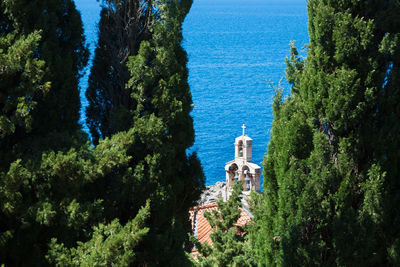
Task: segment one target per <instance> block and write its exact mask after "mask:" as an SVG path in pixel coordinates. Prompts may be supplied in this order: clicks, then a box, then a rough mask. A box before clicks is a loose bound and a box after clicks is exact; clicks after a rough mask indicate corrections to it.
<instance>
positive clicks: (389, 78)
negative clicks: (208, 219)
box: [252, 0, 400, 266]
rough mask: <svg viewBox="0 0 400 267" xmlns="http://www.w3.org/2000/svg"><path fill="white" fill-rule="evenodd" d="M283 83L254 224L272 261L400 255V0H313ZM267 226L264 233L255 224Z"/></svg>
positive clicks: (264, 258) (358, 260)
mask: <svg viewBox="0 0 400 267" xmlns="http://www.w3.org/2000/svg"><path fill="white" fill-rule="evenodd" d="M308 14H309V35H310V45H309V47H308V55H307V58H306V60H305V61H302V60H301V59H300V58H298V56H297V51H296V49H295V48H294V47H292V53H291V55H292V56H291V58H290V59H289V60H288V61H287V63H288V69H287V78H288V81H289V82H290V83H291V84H292V94H291V95H290V96H288V97H286V98H285V99H283V98H282V93H281V92H278V94H277V96H276V99H275V102H274V122H273V129H272V134H271V141H270V143H269V146H268V154H267V156H266V157H265V159H264V163H263V166H264V177H265V178H264V191H265V192H264V200H263V204H262V205H260V206H259V207H258V208H257V210H256V212H255V214H256V217H255V226H254V229H253V231H254V232H253V233H252V237H253V238H252V240H253V246H254V248H255V249H256V251H257V260H258V261H259V262H260V263H261V264H266V265H296V266H297V265H301V266H326V265H353V266H355V265H357V266H371V265H374V266H385V265H396V264H399V258H400V255H399V251H400V250H399V244H400V243H399V240H400V239H399V238H400V228H399V224H398V221H399V219H400V209H399V208H398V207H399V204H400V194H399V192H400V191H399V189H400V183H399V180H398V177H399V167H400V162H399V161H400V152H399V150H398V147H399V142H400V138H399V136H400V135H399V133H400V116H399V115H400V113H399V111H400V110H399V103H400V94H399V92H400V91H399V84H400V83H399V63H400V53H399V51H400V50H399V48H400V42H399V29H400V28H399V25H400V24H399V23H400V20H399V16H398V14H400V6H399V4H398V1H392V0H385V1H377V0H369V1H359V0H346V1H326V0H310V1H308ZM257 231H258V232H261V234H256V233H257Z"/></svg>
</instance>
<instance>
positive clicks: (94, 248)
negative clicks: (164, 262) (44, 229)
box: [47, 202, 150, 266]
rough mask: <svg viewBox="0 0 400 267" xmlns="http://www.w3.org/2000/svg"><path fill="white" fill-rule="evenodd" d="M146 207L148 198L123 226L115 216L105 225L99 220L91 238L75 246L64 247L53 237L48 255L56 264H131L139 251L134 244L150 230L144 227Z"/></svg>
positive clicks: (147, 208) (147, 211) (147, 207)
mask: <svg viewBox="0 0 400 267" xmlns="http://www.w3.org/2000/svg"><path fill="white" fill-rule="evenodd" d="M149 207H150V206H149V202H147V204H146V206H145V207H143V208H142V209H140V210H139V213H138V214H137V215H136V217H135V218H134V219H133V220H131V221H129V222H128V223H127V224H126V225H125V226H121V224H120V223H119V221H118V219H115V220H114V221H112V222H111V223H110V224H108V225H103V224H100V225H99V226H98V227H95V228H94V231H93V237H92V239H91V240H90V241H88V242H85V243H82V242H79V243H78V247H77V248H72V249H67V248H65V247H64V245H59V244H57V243H55V242H56V240H54V239H53V240H52V243H51V245H50V247H51V250H50V253H49V255H48V256H47V258H48V259H49V260H50V262H51V263H52V264H54V265H58V266H113V265H115V266H131V265H132V264H133V263H134V262H135V259H136V256H137V253H138V252H137V251H135V249H136V247H137V245H138V244H139V243H140V242H141V240H142V239H143V237H144V236H145V235H146V234H147V232H148V231H149V229H148V228H146V227H145V222H146V219H147V218H148V216H149ZM139 253H140V252H139Z"/></svg>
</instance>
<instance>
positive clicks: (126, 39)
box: [86, 0, 156, 144]
mask: <svg viewBox="0 0 400 267" xmlns="http://www.w3.org/2000/svg"><path fill="white" fill-rule="evenodd" d="M103 2H104V6H103V8H102V11H101V14H100V22H99V39H98V43H97V47H96V50H95V57H94V60H93V66H92V69H91V72H90V76H89V87H88V89H87V91H86V97H87V99H88V102H89V106H88V107H87V108H86V116H87V123H88V127H89V130H90V133H91V135H92V138H93V143H95V144H97V143H98V141H99V139H100V138H101V139H104V138H105V137H110V136H111V135H112V134H113V133H116V132H119V131H126V130H129V128H130V127H131V126H132V113H131V111H132V110H134V109H135V105H136V102H135V101H134V99H132V98H131V97H130V94H131V90H129V89H127V88H126V83H127V82H128V80H129V76H130V75H129V70H128V67H127V62H128V59H129V57H130V56H134V55H136V54H137V52H138V50H139V46H140V43H141V42H142V41H143V40H148V39H149V38H150V37H151V33H150V27H151V22H152V17H153V16H155V15H156V13H155V10H154V9H153V1H152V0H142V1H137V0H127V1H125V0H124V1H121V0H107V1H103Z"/></svg>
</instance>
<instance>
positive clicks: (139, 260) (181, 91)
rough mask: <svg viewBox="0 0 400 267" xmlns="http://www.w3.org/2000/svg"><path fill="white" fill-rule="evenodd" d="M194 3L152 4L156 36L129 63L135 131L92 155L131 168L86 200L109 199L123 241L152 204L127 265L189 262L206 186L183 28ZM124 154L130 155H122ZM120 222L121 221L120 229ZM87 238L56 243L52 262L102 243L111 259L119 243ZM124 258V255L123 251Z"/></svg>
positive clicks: (107, 211)
mask: <svg viewBox="0 0 400 267" xmlns="http://www.w3.org/2000/svg"><path fill="white" fill-rule="evenodd" d="M190 5H191V2H186V1H165V2H164V1H158V2H157V5H154V6H153V8H154V9H155V10H156V12H157V13H158V14H159V16H155V17H153V18H152V23H151V24H152V25H153V26H152V36H151V38H150V39H149V40H148V41H143V42H141V45H140V48H139V50H138V53H137V55H136V56H132V57H130V58H129V62H128V69H129V71H130V77H131V79H130V81H129V82H128V90H130V91H131V92H132V93H131V94H130V97H132V99H133V101H135V103H138V104H137V105H135V106H134V109H132V110H129V113H130V114H132V118H131V121H132V126H131V128H130V129H129V130H128V131H121V132H119V133H117V134H114V135H113V136H112V137H110V138H108V137H106V138H105V139H104V140H102V141H100V142H99V145H98V146H97V147H96V148H95V149H94V151H93V153H94V155H95V156H96V158H97V157H98V158H97V159H98V160H100V159H101V157H102V155H103V154H104V153H105V154H106V155H108V154H110V157H112V158H113V159H114V160H115V161H116V162H118V161H119V160H125V159H126V161H127V163H126V165H124V164H122V163H121V164H119V165H118V166H115V167H114V168H112V169H111V170H109V171H108V172H104V173H103V174H102V175H101V176H99V177H98V178H96V180H92V181H93V183H92V184H91V186H90V188H88V190H87V191H86V195H85V197H87V198H89V199H91V200H94V199H101V200H102V205H101V207H102V208H103V213H102V216H103V218H104V219H103V222H101V221H100V222H101V223H102V224H103V225H107V226H106V227H107V229H108V230H107V231H111V229H113V230H112V231H113V232H116V233H120V232H121V234H118V236H119V237H121V238H122V241H121V242H122V243H124V242H125V241H126V242H128V243H129V242H130V241H129V240H130V239H131V237H130V236H128V235H124V234H123V233H124V232H125V230H122V229H125V228H126V227H127V225H130V224H131V221H132V220H133V219H134V218H135V216H136V214H138V212H139V210H140V208H141V207H142V206H144V205H145V203H146V201H147V200H148V199H150V200H151V205H150V217H149V218H148V220H147V221H146V224H145V225H144V227H145V228H148V232H147V231H146V232H147V234H146V235H143V236H142V239H141V240H140V242H138V243H135V249H134V254H135V257H134V258H133V257H132V258H129V260H128V261H127V262H129V264H130V265H139V266H142V265H143V266H147V265H148V266H170V265H178V266H186V265H187V264H189V261H188V259H187V257H186V255H185V253H184V249H183V246H184V244H185V242H186V241H187V234H188V232H190V223H189V219H188V210H189V207H191V206H193V205H195V202H196V201H197V199H198V198H199V196H200V193H201V191H202V189H203V183H204V177H203V173H202V170H201V166H200V163H199V161H198V159H197V158H196V155H188V154H187V151H186V150H187V149H188V148H189V147H190V146H191V145H192V144H193V141H194V132H193V121H192V118H191V117H190V114H189V113H190V111H191V108H192V102H191V96H190V91H189V85H188V83H187V75H188V74H187V68H186V63H187V56H186V53H185V51H184V50H183V49H182V47H181V41H182V33H181V26H182V22H183V19H184V18H185V16H186V14H187V12H188V11H189V8H190ZM115 149H117V151H115V152H114V150H115ZM118 149H120V150H122V151H124V153H126V154H124V155H125V156H122V154H121V153H117V152H118ZM114 157H115V158H114ZM98 166H103V165H102V164H100V163H99V164H98ZM116 218H117V219H118V221H119V222H118V223H113V222H114V220H115V219H116ZM99 227H100V228H101V229H103V227H104V226H99ZM121 227H122V228H121ZM142 229H143V228H142ZM99 236H101V238H103V237H104V242H97V241H96V239H97V238H99ZM81 240H82V243H79V245H78V246H77V247H76V246H72V247H71V246H70V245H69V244H66V243H64V241H63V240H62V239H57V240H53V242H52V250H51V251H50V252H49V259H50V260H51V261H52V262H53V263H54V262H56V263H57V262H58V263H60V264H61V263H62V262H63V259H67V261H68V260H72V261H74V260H76V259H78V258H79V259H82V258H81V257H80V255H86V256H87V257H92V256H93V257H94V256H96V255H95V254H90V252H89V251H86V248H88V247H90V245H91V244H94V243H96V244H98V246H99V250H98V251H102V250H104V251H105V253H106V254H108V252H107V251H109V249H110V248H111V246H112V245H113V244H116V243H114V241H113V239H111V241H108V238H107V239H106V235H103V234H101V235H99V234H98V233H97V232H96V233H94V234H93V235H92V238H91V239H88V240H83V239H81ZM118 242H120V241H118ZM121 242H120V243H119V244H121ZM100 247H101V248H100ZM76 253H77V254H76ZM96 253H97V252H96ZM118 253H121V254H118ZM117 254H118V255H123V254H124V251H123V250H121V251H119V252H117ZM71 255H72V256H71ZM74 255H76V256H74ZM124 255H125V254H124ZM86 256H82V257H86ZM129 257H130V256H129ZM109 259H112V257H111V258H109ZM112 261H113V262H114V260H113V259H112ZM107 262H108V261H107ZM80 263H82V264H84V262H83V261H82V262H80ZM85 264H86V263H85ZM104 264H105V263H104Z"/></svg>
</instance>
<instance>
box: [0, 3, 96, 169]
mask: <svg viewBox="0 0 400 267" xmlns="http://www.w3.org/2000/svg"><path fill="white" fill-rule="evenodd" d="M0 13H1V15H0V20H1V21H0V25H1V26H0V30H1V33H0V34H1V36H2V38H5V37H6V36H8V38H11V37H10V36H11V35H10V34H13V35H14V36H15V37H14V38H15V40H18V39H21V38H24V37H26V38H28V37H29V36H31V35H32V34H38V33H40V36H41V38H40V39H37V42H36V43H35V46H34V47H30V53H29V54H31V56H32V57H33V58H36V59H38V60H40V62H41V63H40V64H41V65H42V66H41V73H40V75H41V76H43V77H41V78H40V80H38V78H39V77H35V75H36V76H37V74H38V73H36V71H35V72H34V73H29V74H28V73H27V72H25V73H24V72H22V70H23V69H22V68H20V70H18V71H16V70H15V71H16V72H15V73H14V76H13V77H11V76H8V75H9V74H10V73H8V74H6V73H4V75H6V76H4V75H3V74H2V76H3V77H4V79H6V80H7V81H6V80H3V82H2V84H1V86H2V87H3V86H4V88H6V87H7V89H4V90H8V92H7V93H8V94H7V95H5V93H6V91H3V90H2V94H3V98H4V99H6V98H8V97H9V96H10V97H11V96H13V97H16V96H19V100H18V101H19V102H20V103H21V104H20V106H19V107H18V110H19V111H18V112H19V113H21V112H22V113H24V114H19V115H18V116H20V117H21V116H23V117H24V118H25V119H24V120H25V122H22V121H21V123H19V124H15V123H14V127H12V134H7V135H3V134H2V138H1V140H0V148H1V149H0V157H1V158H2V162H1V163H0V168H7V167H8V166H9V164H10V163H11V162H12V161H14V160H16V159H18V158H22V159H24V160H27V159H29V158H32V157H33V156H34V155H35V156H38V157H39V158H40V157H41V151H45V150H47V149H69V147H70V146H71V145H77V144H79V143H80V141H81V135H82V134H81V133H79V130H80V125H79V124H78V120H79V116H80V115H79V109H80V99H79V89H78V80H79V78H80V77H81V74H80V73H81V71H82V69H83V67H84V66H85V65H86V62H87V58H88V50H87V48H86V47H85V45H84V41H85V39H84V36H83V28H82V22H81V19H80V14H79V13H78V11H77V10H76V9H75V5H74V3H73V1H72V0H57V1H54V0H44V1H43V0H35V1H28V0H16V1H11V0H5V1H2V2H1V12H0ZM9 52H11V53H14V55H17V53H20V52H21V51H12V50H11V51H9ZM27 52H29V51H27ZM24 57H25V59H26V60H27V62H30V61H32V59H29V57H27V56H24ZM15 60H16V62H18V61H19V59H18V58H15ZM32 62H33V63H34V64H33V65H32V66H25V67H27V68H32V70H34V69H33V67H34V66H35V64H37V63H35V62H34V61H32ZM4 64H8V63H7V62H4ZM10 67H11V66H6V65H5V66H4V68H3V69H5V70H7V71H8V72H10V71H12V69H13V68H12V67H11V68H10ZM31 78H32V79H31ZM27 83H32V88H33V87H34V86H39V88H38V89H37V90H32V88H29V87H31V86H30V85H28V84H27ZM50 84H51V90H49V89H50ZM17 86H20V87H22V88H20V89H18V91H16V90H12V91H11V89H12V88H15V89H17ZM3 92H4V93H3ZM2 101H3V102H7V101H10V102H11V101H14V102H15V101H16V100H15V99H12V100H11V99H10V100H2ZM22 101H24V102H25V104H23V103H22ZM15 103H16V102H15ZM15 103H14V104H15ZM3 110H4V111H3V112H7V115H6V116H13V115H11V113H10V112H11V109H10V107H9V106H8V105H6V106H5V109H3ZM10 118H11V117H8V120H9V119H10ZM11 120H13V119H11ZM27 120H29V123H28V121H27ZM27 123H28V124H27ZM27 126H29V127H27ZM7 127H10V125H9V126H7ZM72 137H75V138H72Z"/></svg>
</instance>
